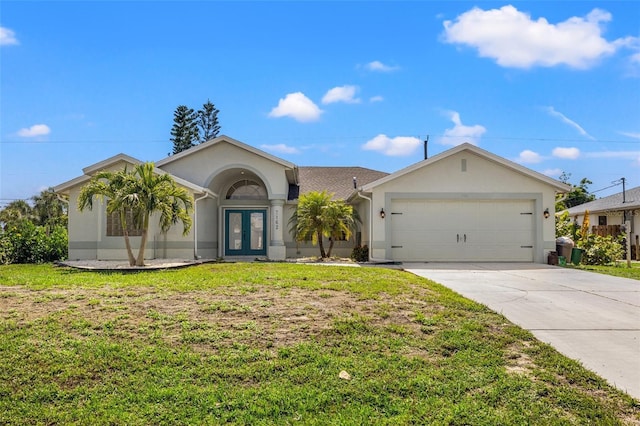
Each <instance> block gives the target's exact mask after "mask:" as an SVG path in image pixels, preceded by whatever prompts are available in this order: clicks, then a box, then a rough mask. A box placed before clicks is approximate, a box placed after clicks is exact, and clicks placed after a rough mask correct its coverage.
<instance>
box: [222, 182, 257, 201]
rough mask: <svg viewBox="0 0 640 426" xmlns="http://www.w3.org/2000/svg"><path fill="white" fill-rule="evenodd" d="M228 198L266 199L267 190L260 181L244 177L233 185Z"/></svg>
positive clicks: (228, 192)
mask: <svg viewBox="0 0 640 426" xmlns="http://www.w3.org/2000/svg"><path fill="white" fill-rule="evenodd" d="M226 199H227V200H266V199H267V190H266V189H265V187H264V186H262V185H261V184H260V183H258V182H256V181H254V180H249V179H243V180H241V181H238V182H236V183H234V184H233V185H231V188H229V190H228V191H227V196H226Z"/></svg>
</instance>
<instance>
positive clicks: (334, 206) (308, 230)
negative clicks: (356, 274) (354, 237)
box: [289, 191, 360, 259]
mask: <svg viewBox="0 0 640 426" xmlns="http://www.w3.org/2000/svg"><path fill="white" fill-rule="evenodd" d="M332 197H333V194H329V193H327V192H326V191H322V192H317V191H311V192H307V193H306V194H302V195H300V198H299V200H298V208H297V210H296V211H295V213H294V214H293V216H292V217H291V219H290V220H289V224H290V225H291V232H292V233H293V234H294V236H295V238H296V240H297V241H311V243H312V244H313V245H316V244H317V245H318V246H319V247H320V256H321V257H322V258H323V259H324V258H327V257H330V256H331V250H332V249H333V244H334V242H335V241H336V240H339V239H342V238H343V237H346V238H347V239H349V238H351V234H352V233H353V231H354V230H355V227H356V223H357V222H360V218H359V217H358V214H357V212H356V211H355V210H353V207H352V206H350V205H348V204H346V203H345V202H344V201H341V200H337V201H332V200H331V198H332ZM324 237H329V238H330V243H329V251H328V252H325V249H324V241H323V238H324Z"/></svg>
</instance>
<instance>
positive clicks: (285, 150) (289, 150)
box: [260, 143, 300, 154]
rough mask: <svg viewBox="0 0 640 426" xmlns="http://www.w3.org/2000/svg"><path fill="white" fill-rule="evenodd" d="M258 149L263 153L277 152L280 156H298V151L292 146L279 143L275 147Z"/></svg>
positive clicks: (266, 146)
mask: <svg viewBox="0 0 640 426" xmlns="http://www.w3.org/2000/svg"><path fill="white" fill-rule="evenodd" d="M260 148H262V149H264V150H265V151H271V152H278V153H280V154H299V153H300V150H299V149H298V148H296V147H294V146H289V145H285V144H283V143H279V144H276V145H261V146H260Z"/></svg>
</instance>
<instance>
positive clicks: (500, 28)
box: [443, 5, 637, 69]
mask: <svg viewBox="0 0 640 426" xmlns="http://www.w3.org/2000/svg"><path fill="white" fill-rule="evenodd" d="M609 21H611V14H610V13H609V12H606V11H604V10H601V9H593V10H592V11H591V12H590V13H589V14H588V15H587V16H586V17H575V16H574V17H571V18H569V19H567V20H566V21H563V22H559V23H557V24H552V23H550V22H548V21H547V20H546V19H545V18H538V19H537V20H534V19H532V18H531V16H530V15H529V14H528V13H524V12H521V11H519V10H518V9H516V8H515V7H514V6H511V5H507V6H503V7H502V8H500V9H491V10H482V9H480V8H478V7H474V8H473V9H471V10H469V11H467V12H464V13H463V14H461V15H459V16H458V17H457V18H456V19H455V21H444V28H445V30H444V34H443V38H444V41H445V42H447V43H455V44H464V45H468V46H472V47H474V48H476V49H477V50H478V53H479V55H480V56H481V57H485V58H493V59H495V60H496V62H497V63H498V64H499V65H501V66H503V67H514V68H530V67H533V66H541V67H553V66H557V65H567V66H569V67H572V68H579V69H585V68H589V67H590V66H592V65H594V64H595V63H596V62H597V61H598V60H599V59H601V58H603V57H605V56H607V55H612V54H613V53H615V52H616V50H618V48H619V47H622V46H629V47H631V46H632V45H633V44H635V43H636V42H637V38H635V37H626V38H622V39H617V40H614V41H612V42H609V41H607V40H606V39H605V38H603V37H602V33H603V25H602V24H603V23H606V22H609Z"/></svg>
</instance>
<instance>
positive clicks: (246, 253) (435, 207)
mask: <svg viewBox="0 0 640 426" xmlns="http://www.w3.org/2000/svg"><path fill="white" fill-rule="evenodd" d="M138 163H141V161H140V160H137V159H135V158H132V157H129V156H127V155H124V154H119V155H116V156H114V157H111V158H109V159H106V160H104V161H101V162H99V163H97V164H94V165H92V166H89V167H87V168H85V169H83V175H82V176H80V177H78V178H75V179H72V180H71V181H68V182H65V183H63V184H60V185H58V186H56V187H55V188H54V189H55V191H56V192H57V193H59V194H62V195H64V196H66V197H68V200H69V205H70V208H69V259H72V260H74V259H103V260H107V259H126V252H125V248H124V241H123V238H122V237H121V233H122V230H121V229H119V228H118V226H117V223H114V222H115V221H113V220H111V218H109V217H107V215H106V212H105V207H104V205H98V206H96V207H94V209H93V210H91V211H84V212H79V211H78V210H77V209H76V208H75V206H76V205H77V198H78V195H79V192H80V189H81V188H82V185H83V184H84V183H86V182H87V181H88V180H89V179H90V177H91V176H92V175H93V174H94V173H96V172H97V171H98V170H104V169H108V170H114V169H118V168H122V167H124V166H125V165H126V164H138ZM155 165H156V167H157V172H158V173H169V174H170V175H172V176H173V177H174V178H175V180H176V182H177V183H178V184H180V185H182V186H183V187H184V188H186V189H187V190H188V191H189V192H190V193H191V194H192V195H193V197H194V199H195V203H194V206H195V207H194V209H193V213H192V214H193V224H194V225H193V228H192V230H191V232H190V233H189V234H188V235H187V236H182V233H181V231H182V229H181V227H180V226H176V227H174V228H172V229H171V230H170V231H169V232H168V233H166V234H163V233H162V232H160V230H159V229H157V228H152V229H150V238H149V242H148V246H147V248H146V254H147V257H149V258H189V259H191V258H202V259H216V258H245V257H246V258H256V257H260V258H267V259H270V260H283V259H285V258H291V257H302V256H309V255H316V254H317V253H318V250H317V248H316V247H313V246H311V245H310V244H308V243H298V242H296V241H294V239H293V237H292V235H291V233H290V232H289V223H288V222H289V219H290V218H291V216H292V214H293V212H294V211H295V209H296V206H297V199H298V196H299V195H300V194H302V193H305V192H308V191H312V190H327V191H329V192H331V193H334V194H335V197H336V198H339V199H344V200H346V201H348V202H349V203H351V204H352V205H353V206H354V207H355V208H356V209H357V210H358V212H359V214H360V217H361V219H362V225H361V227H360V229H359V230H358V232H357V233H356V234H355V236H354V239H353V240H352V241H338V242H336V247H335V249H334V250H335V252H336V254H337V255H340V256H348V255H349V254H350V253H351V250H352V248H353V247H354V245H368V246H369V247H370V258H371V259H372V260H374V261H376V260H380V261H382V260H394V261H498V262H500V261H518V262H538V263H543V262H545V261H546V256H547V254H548V252H549V251H551V250H555V226H554V215H553V210H554V203H555V194H556V193H557V192H566V191H568V190H569V189H570V187H569V186H567V185H565V184H563V183H561V182H559V181H556V180H554V179H551V178H549V177H547V176H544V175H542V174H540V173H537V172H535V171H532V170H530V169H527V168H525V167H522V166H520V165H518V164H516V163H513V162H511V161H509V160H506V159H504V158H501V157H499V156H496V155H494V154H491V153H489V152H487V151H485V150H482V149H480V148H478V147H476V146H473V145H470V144H463V145H459V146H457V147H455V148H453V149H450V150H448V151H446V152H443V153H441V154H439V155H436V156H434V157H432V158H429V159H425V160H423V161H420V162H418V163H416V164H414V165H412V166H409V167H407V168H405V169H403V170H400V171H398V172H395V173H391V174H388V173H385V172H380V171H376V170H371V169H367V168H363V167H298V166H296V165H295V164H293V163H290V162H288V161H286V160H283V159H280V158H278V157H275V156H273V155H271V154H268V153H266V152H264V151H261V150H259V149H256V148H254V147H252V146H249V145H247V144H245V143H242V142H239V141H237V140H234V139H232V138H229V137H227V136H221V137H218V138H215V139H213V140H211V141H208V142H206V143H203V144H200V145H197V146H195V147H193V148H191V149H189V150H186V151H183V152H181V153H179V154H176V155H173V156H169V157H167V158H165V159H163V160H160V161H158V162H156V163H155ZM545 212H547V213H548V212H551V214H545ZM153 226H156V223H155V222H153ZM137 242H138V243H139V238H137V237H133V238H132V244H133V245H134V247H135V246H136V243H137Z"/></svg>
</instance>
